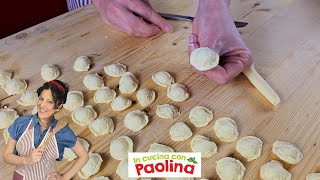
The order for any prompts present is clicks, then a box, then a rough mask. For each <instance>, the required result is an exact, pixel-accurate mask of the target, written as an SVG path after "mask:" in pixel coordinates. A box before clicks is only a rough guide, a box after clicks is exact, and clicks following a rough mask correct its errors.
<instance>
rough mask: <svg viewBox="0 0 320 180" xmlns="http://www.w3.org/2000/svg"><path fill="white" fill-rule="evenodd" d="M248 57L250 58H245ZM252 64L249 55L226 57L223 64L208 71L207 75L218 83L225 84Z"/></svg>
mask: <svg viewBox="0 0 320 180" xmlns="http://www.w3.org/2000/svg"><path fill="white" fill-rule="evenodd" d="M245 58H248V59H245ZM251 64H252V59H251V58H250V56H248V55H244V54H242V55H237V56H229V57H224V58H223V62H222V63H221V65H218V66H217V67H215V68H213V69H211V70H209V71H206V72H205V75H206V76H207V77H208V78H210V79H212V80H213V81H215V82H217V83H218V84H225V83H226V82H228V81H230V80H231V79H233V78H235V77H236V76H238V75H239V74H240V73H241V72H242V71H243V70H244V69H245V68H247V67H249V66H250V65H251Z"/></svg>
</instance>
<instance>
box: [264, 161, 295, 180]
mask: <svg viewBox="0 0 320 180" xmlns="http://www.w3.org/2000/svg"><path fill="white" fill-rule="evenodd" d="M260 177H261V179H263V180H290V179H291V174H290V173H289V172H288V171H287V170H286V169H284V168H283V165H282V164H281V163H280V162H278V161H274V160H272V161H271V162H268V163H266V164H264V165H262V166H261V168H260Z"/></svg>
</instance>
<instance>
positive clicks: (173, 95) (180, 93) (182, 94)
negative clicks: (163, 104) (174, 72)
mask: <svg viewBox="0 0 320 180" xmlns="http://www.w3.org/2000/svg"><path fill="white" fill-rule="evenodd" d="M167 96H168V97H169V98H170V99H171V100H173V101H176V102H182V101H185V100H186V99H188V98H189V93H188V92H187V89H186V88H185V87H184V85H181V84H177V83H176V84H171V85H169V86H168V89H167Z"/></svg>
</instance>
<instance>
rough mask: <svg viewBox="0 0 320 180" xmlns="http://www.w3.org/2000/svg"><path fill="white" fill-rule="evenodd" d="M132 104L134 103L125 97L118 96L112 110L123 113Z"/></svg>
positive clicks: (113, 102)
mask: <svg viewBox="0 0 320 180" xmlns="http://www.w3.org/2000/svg"><path fill="white" fill-rule="evenodd" d="M131 104H132V101H131V100H130V99H128V98H126V97H124V96H118V97H116V98H115V99H114V100H113V101H112V103H111V108H112V110H114V111H123V110H125V109H128V108H129V107H130V106H131Z"/></svg>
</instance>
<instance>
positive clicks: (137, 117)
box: [124, 110, 149, 132]
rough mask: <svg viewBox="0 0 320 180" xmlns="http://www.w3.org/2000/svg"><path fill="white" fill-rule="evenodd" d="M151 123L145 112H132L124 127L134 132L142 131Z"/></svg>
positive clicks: (126, 117) (126, 118) (127, 117)
mask: <svg viewBox="0 0 320 180" xmlns="http://www.w3.org/2000/svg"><path fill="white" fill-rule="evenodd" d="M148 122H149V117H148V116H147V115H146V113H145V112H143V111H140V110H134V111H132V112H129V113H128V114H127V115H126V116H125V117H124V125H125V126H126V127H127V128H128V129H130V130H132V131H134V132H137V131H140V130H141V129H142V128H144V127H145V126H146V125H147V124H148Z"/></svg>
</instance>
